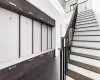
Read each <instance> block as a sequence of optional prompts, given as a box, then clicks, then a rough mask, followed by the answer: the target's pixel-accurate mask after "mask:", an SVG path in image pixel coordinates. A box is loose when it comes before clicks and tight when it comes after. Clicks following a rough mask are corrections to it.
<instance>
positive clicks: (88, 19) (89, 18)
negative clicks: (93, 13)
mask: <svg viewBox="0 0 100 80" xmlns="http://www.w3.org/2000/svg"><path fill="white" fill-rule="evenodd" d="M92 19H95V17H93V18H88V19H83V20H77V21H76V22H82V21H88V20H92Z"/></svg>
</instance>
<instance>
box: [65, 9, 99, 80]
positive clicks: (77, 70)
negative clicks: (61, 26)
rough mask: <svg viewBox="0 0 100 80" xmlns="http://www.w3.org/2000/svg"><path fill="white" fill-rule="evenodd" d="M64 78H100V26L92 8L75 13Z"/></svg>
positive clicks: (76, 79) (72, 79) (86, 79)
mask: <svg viewBox="0 0 100 80" xmlns="http://www.w3.org/2000/svg"><path fill="white" fill-rule="evenodd" d="M66 76H67V77H66V80H100V27H99V25H98V23H97V21H96V18H95V15H94V12H93V10H87V11H84V12H80V13H79V14H78V15H77V20H76V26H75V30H74V35H73V40H72V45H71V53H70V58H69V62H68V71H67V72H66Z"/></svg>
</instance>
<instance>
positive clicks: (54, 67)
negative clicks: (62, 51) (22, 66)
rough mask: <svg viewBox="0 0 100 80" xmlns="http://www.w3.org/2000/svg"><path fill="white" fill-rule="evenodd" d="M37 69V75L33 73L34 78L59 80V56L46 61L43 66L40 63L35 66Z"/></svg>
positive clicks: (37, 79)
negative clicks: (39, 65) (37, 66)
mask: <svg viewBox="0 0 100 80" xmlns="http://www.w3.org/2000/svg"><path fill="white" fill-rule="evenodd" d="M43 67H44V68H43ZM39 69H40V70H39ZM37 71H38V75H34V76H35V80H60V58H59V56H57V57H55V58H54V59H52V60H50V61H47V63H46V64H45V66H44V65H42V67H40V68H37Z"/></svg>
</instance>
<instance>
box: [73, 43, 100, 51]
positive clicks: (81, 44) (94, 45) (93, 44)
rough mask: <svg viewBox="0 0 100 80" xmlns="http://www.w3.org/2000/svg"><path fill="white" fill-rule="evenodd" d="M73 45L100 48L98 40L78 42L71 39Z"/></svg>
mask: <svg viewBox="0 0 100 80" xmlns="http://www.w3.org/2000/svg"><path fill="white" fill-rule="evenodd" d="M72 45H73V46H79V47H82V46H83V47H90V48H97V49H100V43H99V42H78V41H73V42H72Z"/></svg>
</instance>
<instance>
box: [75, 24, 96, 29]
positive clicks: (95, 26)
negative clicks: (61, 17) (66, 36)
mask: <svg viewBox="0 0 100 80" xmlns="http://www.w3.org/2000/svg"><path fill="white" fill-rule="evenodd" d="M89 27H98V25H95V26H87V27H75V29H80V28H89Z"/></svg>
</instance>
